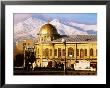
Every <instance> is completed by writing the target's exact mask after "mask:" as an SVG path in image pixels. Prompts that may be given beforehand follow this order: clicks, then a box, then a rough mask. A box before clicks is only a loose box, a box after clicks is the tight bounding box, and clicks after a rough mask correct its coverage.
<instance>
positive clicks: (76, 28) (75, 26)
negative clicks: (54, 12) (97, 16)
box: [14, 17, 97, 40]
mask: <svg viewBox="0 0 110 88" xmlns="http://www.w3.org/2000/svg"><path fill="white" fill-rule="evenodd" d="M46 23H47V21H45V20H43V19H40V18H36V17H29V18H28V19H26V20H24V21H21V22H19V23H17V24H15V25H14V39H15V40H18V39H22V38H36V37H37V33H38V32H39V30H40V27H41V26H42V25H44V24H46ZM50 23H51V24H52V25H54V26H55V27H56V29H57V31H58V33H59V34H61V35H76V34H83V35H85V34H86V35H87V34H96V33H97V30H96V25H87V24H79V23H75V22H66V24H64V23H62V22H60V21H59V20H58V19H53V20H52V21H51V22H50Z"/></svg>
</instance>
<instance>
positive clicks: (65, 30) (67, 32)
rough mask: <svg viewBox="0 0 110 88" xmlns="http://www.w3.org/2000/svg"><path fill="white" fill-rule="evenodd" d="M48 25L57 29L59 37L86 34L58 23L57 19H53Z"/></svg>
mask: <svg viewBox="0 0 110 88" xmlns="http://www.w3.org/2000/svg"><path fill="white" fill-rule="evenodd" d="M50 23H51V24H53V25H54V26H55V27H56V29H58V33H59V34H61V35H76V34H87V32H84V31H79V30H77V29H76V28H75V27H70V26H67V25H64V24H62V23H60V21H59V20H58V19H54V20H53V21H51V22H50Z"/></svg>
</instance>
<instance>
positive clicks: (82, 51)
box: [80, 49, 84, 58]
mask: <svg viewBox="0 0 110 88" xmlns="http://www.w3.org/2000/svg"><path fill="white" fill-rule="evenodd" d="M80 58H84V50H83V49H80Z"/></svg>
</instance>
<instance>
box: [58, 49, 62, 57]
mask: <svg viewBox="0 0 110 88" xmlns="http://www.w3.org/2000/svg"><path fill="white" fill-rule="evenodd" d="M60 56H61V48H58V57H60Z"/></svg>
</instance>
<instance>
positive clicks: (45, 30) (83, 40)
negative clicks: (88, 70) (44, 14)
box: [35, 23, 97, 67]
mask: <svg viewBox="0 0 110 88" xmlns="http://www.w3.org/2000/svg"><path fill="white" fill-rule="evenodd" d="M35 49H36V63H37V65H38V67H47V66H48V65H49V66H53V67H54V65H55V63H63V64H65V62H66V67H72V66H73V65H74V63H75V62H78V61H79V60H89V61H90V62H91V63H92V62H93V63H96V62H97V36H96V35H69V36H67V35H60V34H58V32H57V29H56V28H55V26H53V25H52V24H50V23H47V24H44V25H43V26H42V27H41V29H40V32H39V34H38V40H37V41H36V43H35ZM65 51H66V52H65Z"/></svg>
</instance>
